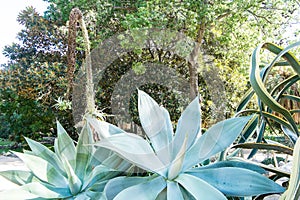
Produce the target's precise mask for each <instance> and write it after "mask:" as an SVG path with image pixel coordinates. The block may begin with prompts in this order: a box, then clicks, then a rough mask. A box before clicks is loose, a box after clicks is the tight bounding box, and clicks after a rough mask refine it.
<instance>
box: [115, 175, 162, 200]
mask: <svg viewBox="0 0 300 200" xmlns="http://www.w3.org/2000/svg"><path fill="white" fill-rule="evenodd" d="M166 185H167V183H166V181H165V179H164V178H163V177H162V176H159V177H156V178H153V179H152V180H149V181H147V182H145V183H141V184H138V185H134V186H131V187H128V188H126V189H124V190H122V191H121V192H120V193H119V194H117V196H116V197H115V198H114V200H124V199H143V200H153V199H155V198H156V197H157V196H158V194H159V193H160V192H161V191H162V190H163V189H164V188H165V187H166Z"/></svg>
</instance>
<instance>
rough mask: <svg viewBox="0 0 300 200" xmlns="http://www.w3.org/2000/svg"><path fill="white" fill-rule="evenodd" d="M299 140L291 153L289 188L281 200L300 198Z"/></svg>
mask: <svg viewBox="0 0 300 200" xmlns="http://www.w3.org/2000/svg"><path fill="white" fill-rule="evenodd" d="M299 152H300V139H298V140H297V142H296V145H295V147H294V153H293V167H292V173H291V178H290V181H289V187H288V189H287V191H286V192H285V193H284V196H283V197H282V198H281V200H283V199H286V200H288V199H299V198H300V166H299V165H300V164H299V163H300V154H299Z"/></svg>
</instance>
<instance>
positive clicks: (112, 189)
mask: <svg viewBox="0 0 300 200" xmlns="http://www.w3.org/2000/svg"><path fill="white" fill-rule="evenodd" d="M152 179H153V177H125V176H121V177H117V178H114V179H111V180H110V181H108V183H107V184H106V186H105V188H104V193H105V196H106V197H107V199H108V200H112V199H114V198H115V197H116V196H117V195H118V194H119V193H120V192H121V191H123V190H125V189H127V188H129V187H132V186H135V185H139V184H142V183H146V182H148V181H151V180H152ZM129 199H132V198H129Z"/></svg>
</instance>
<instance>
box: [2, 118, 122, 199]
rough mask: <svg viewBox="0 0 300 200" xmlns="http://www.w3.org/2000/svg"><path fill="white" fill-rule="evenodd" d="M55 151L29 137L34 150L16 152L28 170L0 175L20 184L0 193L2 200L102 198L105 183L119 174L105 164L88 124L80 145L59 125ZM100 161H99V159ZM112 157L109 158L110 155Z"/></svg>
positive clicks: (3, 172) (27, 139) (6, 172)
mask: <svg viewBox="0 0 300 200" xmlns="http://www.w3.org/2000/svg"><path fill="white" fill-rule="evenodd" d="M57 130H58V134H57V139H55V143H54V150H55V152H53V151H51V150H50V149H48V148H47V147H46V146H44V145H42V144H41V143H38V142H36V141H34V140H31V139H29V138H26V141H27V143H28V145H29V146H30V148H31V151H28V150H25V151H24V153H18V152H14V154H15V155H17V156H18V157H19V158H20V159H21V160H22V161H24V163H25V164H26V166H27V168H28V169H29V171H27V170H8V171H2V172H0V175H1V176H3V177H4V178H6V179H8V180H10V181H11V182H13V183H15V184H17V185H19V187H16V188H15V189H12V190H7V191H3V192H1V193H0V196H1V199H14V200H17V199H20V200H24V199H37V198H38V199H101V198H102V191H103V188H104V186H105V184H106V182H107V181H108V180H109V179H110V178H112V177H114V176H116V175H118V174H119V172H117V170H114V169H112V168H110V167H108V166H105V165H102V164H101V163H102V161H101V159H100V157H95V156H94V154H95V153H96V152H97V151H98V150H97V149H95V148H94V147H93V146H91V145H89V144H91V143H92V142H93V138H92V136H93V134H92V132H91V131H92V129H91V127H90V126H89V124H88V123H85V126H84V127H83V128H82V131H81V133H80V135H79V139H78V142H77V145H75V144H74V141H73V140H72V139H71V138H70V136H69V135H68V134H67V132H66V131H65V129H64V128H63V127H62V126H61V125H60V123H58V122H57ZM98 158H99V159H98ZM107 158H109V155H108V156H107Z"/></svg>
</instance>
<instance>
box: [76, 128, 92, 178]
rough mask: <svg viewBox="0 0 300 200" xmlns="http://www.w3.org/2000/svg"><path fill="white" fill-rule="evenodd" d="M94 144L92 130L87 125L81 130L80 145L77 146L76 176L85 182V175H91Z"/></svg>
mask: <svg viewBox="0 0 300 200" xmlns="http://www.w3.org/2000/svg"><path fill="white" fill-rule="evenodd" d="M92 142H93V139H92V132H91V129H90V128H89V127H88V125H87V124H85V125H84V127H83V128H82V130H81V133H80V135H79V138H78V143H77V145H76V168H75V174H76V175H77V176H78V178H79V179H80V180H81V181H83V179H84V178H85V173H90V171H88V170H89V169H90V167H89V163H90V159H91V155H92V153H93V148H94V147H93V146H91V145H90V144H91V143H92Z"/></svg>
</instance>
